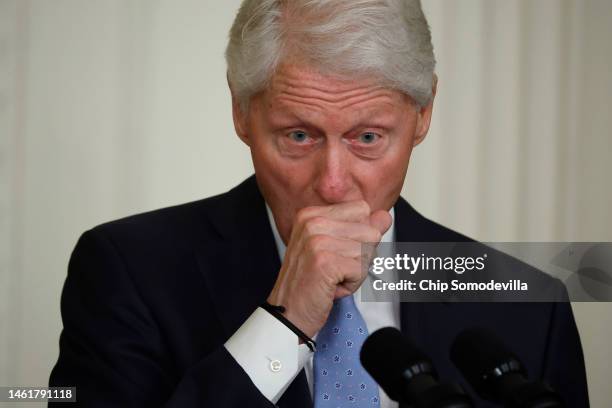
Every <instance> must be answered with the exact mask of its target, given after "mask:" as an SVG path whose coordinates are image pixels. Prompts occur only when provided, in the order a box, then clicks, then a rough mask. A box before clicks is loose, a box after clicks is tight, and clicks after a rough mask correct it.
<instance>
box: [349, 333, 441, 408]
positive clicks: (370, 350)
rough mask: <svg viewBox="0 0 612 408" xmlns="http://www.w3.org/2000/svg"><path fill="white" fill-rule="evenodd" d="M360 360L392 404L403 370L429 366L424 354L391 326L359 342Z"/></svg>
mask: <svg viewBox="0 0 612 408" xmlns="http://www.w3.org/2000/svg"><path fill="white" fill-rule="evenodd" d="M360 358H361V364H362V365H363V367H364V368H365V369H366V370H367V371H368V373H369V374H370V375H371V376H372V378H374V380H375V381H376V382H377V383H378V384H379V385H380V386H381V387H382V389H383V390H385V392H386V393H387V395H389V397H390V398H392V399H393V400H395V401H398V400H399V399H400V398H401V397H402V392H403V387H404V384H405V381H406V378H405V377H404V372H405V371H406V369H408V368H409V367H411V366H413V365H415V364H419V363H423V362H426V363H430V361H429V358H428V357H427V356H426V355H425V354H423V353H422V352H421V351H420V350H419V349H417V348H416V346H415V345H414V344H412V342H410V341H409V340H408V339H407V338H406V337H404V336H403V335H402V333H401V332H400V331H399V330H397V329H395V328H393V327H385V328H382V329H380V330H377V331H375V332H374V333H372V334H371V335H370V336H369V337H368V338H367V339H366V341H365V342H364V343H363V347H362V348H361V353H360Z"/></svg>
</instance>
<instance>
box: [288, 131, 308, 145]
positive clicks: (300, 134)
mask: <svg viewBox="0 0 612 408" xmlns="http://www.w3.org/2000/svg"><path fill="white" fill-rule="evenodd" d="M289 137H290V138H291V139H292V140H293V141H294V142H298V143H303V142H305V141H306V139H308V134H307V133H306V132H304V131H302V130H296V131H294V132H291V133H289Z"/></svg>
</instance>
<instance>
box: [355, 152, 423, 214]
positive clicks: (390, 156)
mask: <svg viewBox="0 0 612 408" xmlns="http://www.w3.org/2000/svg"><path fill="white" fill-rule="evenodd" d="M411 152H412V144H411V143H408V142H403V143H396V144H394V146H392V147H391V148H390V150H389V151H388V152H387V154H386V155H385V156H384V157H382V158H380V159H378V160H374V161H371V162H367V161H363V162H361V163H360V164H359V166H358V167H359V168H358V169H356V171H355V172H354V175H355V177H356V179H357V180H358V183H359V185H360V188H361V191H362V194H363V196H364V198H365V199H366V200H367V201H368V202H369V203H370V205H372V206H373V207H375V208H388V207H391V206H392V205H393V204H394V203H395V201H396V200H397V198H398V196H399V194H400V192H401V190H402V187H403V185H404V179H405V177H406V171H407V169H408V162H409V160H410V155H411Z"/></svg>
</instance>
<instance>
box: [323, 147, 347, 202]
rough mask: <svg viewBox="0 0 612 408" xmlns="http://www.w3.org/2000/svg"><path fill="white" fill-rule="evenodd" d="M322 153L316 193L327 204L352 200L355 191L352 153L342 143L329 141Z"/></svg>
mask: <svg viewBox="0 0 612 408" xmlns="http://www.w3.org/2000/svg"><path fill="white" fill-rule="evenodd" d="M320 153H321V156H320V158H319V161H318V163H317V176H316V179H315V182H314V189H315V191H316V193H317V194H318V195H319V197H320V198H321V199H322V200H323V201H324V202H325V203H327V204H335V203H341V202H344V201H348V200H350V199H351V198H350V194H351V191H352V190H353V180H352V177H351V172H350V160H351V158H350V153H349V152H348V151H347V149H346V147H345V146H343V143H342V142H341V141H334V142H330V141H328V143H326V145H325V148H324V149H321V151H320Z"/></svg>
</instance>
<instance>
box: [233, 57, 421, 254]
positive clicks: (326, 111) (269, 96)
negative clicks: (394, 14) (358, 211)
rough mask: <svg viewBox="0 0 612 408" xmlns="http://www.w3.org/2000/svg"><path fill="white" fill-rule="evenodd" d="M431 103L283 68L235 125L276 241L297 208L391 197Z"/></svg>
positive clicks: (381, 201) (379, 204) (378, 204)
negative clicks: (269, 212)
mask: <svg viewBox="0 0 612 408" xmlns="http://www.w3.org/2000/svg"><path fill="white" fill-rule="evenodd" d="M430 118H431V104H429V105H428V106H427V107H424V108H422V109H419V108H417V107H416V106H415V105H414V104H413V103H412V101H411V100H410V98H409V97H407V96H405V95H404V94H402V93H400V92H398V91H394V90H389V89H385V88H381V87H379V86H376V85H375V84H374V82H371V81H370V80H367V79H362V80H346V79H340V78H336V77H330V76H323V75H321V74H318V73H317V72H316V71H315V70H312V69H308V68H306V67H303V66H297V65H288V64H285V65H282V66H281V67H280V68H279V69H278V70H277V72H276V74H275V75H274V76H273V78H272V80H271V83H270V86H269V87H268V88H267V89H266V90H265V91H264V92H261V93H259V94H258V95H256V96H255V97H253V98H252V100H251V104H250V108H249V111H248V113H247V114H243V113H242V112H241V111H240V110H239V108H238V106H237V103H236V102H234V123H235V127H236V131H237V133H238V135H239V136H240V138H241V139H242V140H243V141H244V142H245V143H246V144H247V145H248V146H249V147H250V149H251V156H252V158H253V164H254V167H255V173H256V175H257V182H258V184H259V187H260V189H261V191H262V194H263V195H264V197H265V200H266V202H267V203H268V205H269V206H270V208H271V210H272V213H273V214H274V218H275V221H276V225H277V227H278V229H279V232H280V235H281V237H282V238H283V241H284V242H285V243H287V242H288V241H289V236H290V235H291V228H292V223H293V219H294V217H295V214H296V213H297V211H299V210H300V209H301V208H304V207H309V206H315V205H317V206H321V205H330V204H335V203H341V202H345V201H353V200H365V201H366V202H367V203H368V204H369V205H370V208H371V209H372V211H375V210H380V209H384V210H389V209H390V208H391V207H392V206H393V204H394V203H395V201H396V200H397V198H398V196H399V194H400V192H401V189H402V185H403V183H404V177H405V175H406V169H407V167H408V161H409V159H410V153H411V152H412V148H413V147H414V146H416V145H417V144H418V143H419V142H420V141H421V140H423V138H424V137H425V135H426V133H427V130H428V128H429V122H430Z"/></svg>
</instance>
